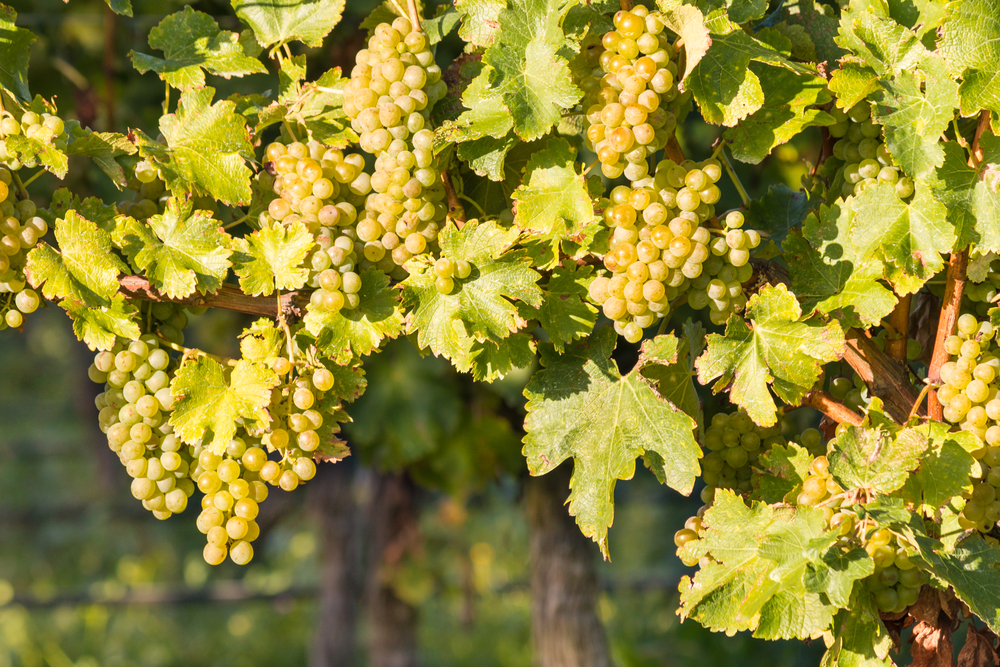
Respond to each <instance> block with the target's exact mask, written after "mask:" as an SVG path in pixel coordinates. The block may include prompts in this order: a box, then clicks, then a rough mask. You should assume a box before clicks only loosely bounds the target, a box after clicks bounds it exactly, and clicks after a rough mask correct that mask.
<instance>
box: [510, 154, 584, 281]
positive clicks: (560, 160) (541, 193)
mask: <svg viewBox="0 0 1000 667" xmlns="http://www.w3.org/2000/svg"><path fill="white" fill-rule="evenodd" d="M513 200H514V201H513V207H514V224H515V225H517V226H518V227H520V228H521V229H523V230H524V231H526V232H528V233H529V234H532V235H533V236H534V239H533V240H536V241H539V242H545V243H548V244H550V246H551V247H552V252H553V256H554V261H558V256H559V248H560V246H561V244H562V241H563V239H567V238H568V239H570V240H572V239H573V237H577V236H579V235H580V233H581V232H582V231H583V226H584V225H586V224H587V223H589V222H592V221H593V220H594V206H593V203H592V202H591V199H590V192H589V191H588V189H587V181H586V179H585V178H584V176H582V175H581V174H579V173H577V170H576V150H574V149H573V147H572V146H570V144H569V142H568V141H566V140H565V139H561V138H553V139H550V140H549V141H548V143H547V144H546V145H545V148H544V149H542V150H540V151H538V152H537V153H535V154H534V155H533V156H532V158H531V159H530V160H529V161H528V167H527V169H526V170H525V173H524V180H523V182H522V185H521V187H519V188H518V189H517V190H515V191H514V194H513ZM539 268H541V269H549V268H552V266H539Z"/></svg>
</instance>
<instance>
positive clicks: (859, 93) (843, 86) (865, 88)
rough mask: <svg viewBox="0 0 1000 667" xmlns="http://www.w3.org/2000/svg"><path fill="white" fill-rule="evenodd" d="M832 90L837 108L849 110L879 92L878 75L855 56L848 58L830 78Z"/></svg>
mask: <svg viewBox="0 0 1000 667" xmlns="http://www.w3.org/2000/svg"><path fill="white" fill-rule="evenodd" d="M830 90H831V91H833V93H835V94H836V96H837V106H838V107H840V108H841V109H844V110H847V109H850V108H851V107H853V106H854V105H855V104H857V103H858V102H860V101H861V100H863V99H865V98H866V97H868V96H869V95H871V94H872V93H874V92H875V91H876V90H878V74H876V73H875V70H873V69H872V68H870V67H867V66H866V65H863V64H862V63H861V62H860V59H858V58H857V57H855V56H847V57H845V59H844V61H843V62H842V63H841V64H840V69H838V70H836V71H835V72H834V73H833V75H832V76H831V77H830Z"/></svg>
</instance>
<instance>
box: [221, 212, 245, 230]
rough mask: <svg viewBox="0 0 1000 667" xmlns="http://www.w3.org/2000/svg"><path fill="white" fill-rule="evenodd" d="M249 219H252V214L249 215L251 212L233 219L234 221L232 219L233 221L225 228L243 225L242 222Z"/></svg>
mask: <svg viewBox="0 0 1000 667" xmlns="http://www.w3.org/2000/svg"><path fill="white" fill-rule="evenodd" d="M249 219H250V215H249V214H247V215H244V216H243V217H242V218H240V219H239V220H233V221H232V222H230V223H229V224H228V225H226V226H225V227H223V229H231V228H233V227H236V226H237V225H242V224H243V223H244V222H246V221H247V220H249Z"/></svg>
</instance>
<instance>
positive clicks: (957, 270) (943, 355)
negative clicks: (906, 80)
mask: <svg viewBox="0 0 1000 667" xmlns="http://www.w3.org/2000/svg"><path fill="white" fill-rule="evenodd" d="M977 143H978V142H977ZM968 267H969V250H968V249H965V250H962V251H961V252H953V253H951V258H950V259H949V260H948V273H947V278H946V281H945V285H944V299H943V300H942V302H941V316H940V317H939V318H938V326H937V335H936V336H935V337H934V352H933V353H932V354H931V363H930V367H929V368H928V370H927V380H928V382H930V383H931V384H933V385H935V386H937V385H940V384H941V366H943V365H944V363H945V362H946V361H948V351H947V350H945V349H944V342H945V340H947V338H948V336H950V335H951V334H952V333H953V332H954V331H955V324H956V323H957V322H958V314H959V308H960V307H961V305H962V294H963V293H964V292H965V283H966V281H967V276H966V270H967V269H968ZM927 415H928V416H929V417H930V418H931V419H936V420H938V421H941V420H942V419H943V418H944V406H942V405H941V402H940V401H939V400H938V397H937V391H935V390H933V389H931V391H930V392H929V394H928V397H927Z"/></svg>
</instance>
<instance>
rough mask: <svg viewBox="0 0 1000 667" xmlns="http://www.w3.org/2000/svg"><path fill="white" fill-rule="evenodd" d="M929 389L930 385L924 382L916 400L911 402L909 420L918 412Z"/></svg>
mask: <svg viewBox="0 0 1000 667" xmlns="http://www.w3.org/2000/svg"><path fill="white" fill-rule="evenodd" d="M930 389H931V383H930V382H928V381H927V380H924V388H923V389H921V390H920V393H919V394H918V395H917V400H915V401H914V402H913V407H912V408H910V419H913V417H914V416H915V415H916V414H917V412H918V411H919V410H920V404H921V403H923V402H924V397H925V396H927V393H928V392H929V391H930Z"/></svg>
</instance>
